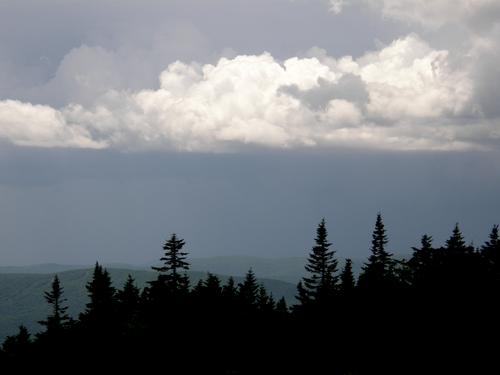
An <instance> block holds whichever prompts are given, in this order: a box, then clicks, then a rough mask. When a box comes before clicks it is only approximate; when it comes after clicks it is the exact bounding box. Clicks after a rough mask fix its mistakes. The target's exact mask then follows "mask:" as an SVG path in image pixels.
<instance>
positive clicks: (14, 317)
mask: <svg viewBox="0 0 500 375" xmlns="http://www.w3.org/2000/svg"><path fill="white" fill-rule="evenodd" d="M61 267H62V266H61ZM40 269H45V270H48V269H49V267H48V266H47V267H40ZM56 269H61V268H59V266H58V267H56ZM108 271H109V272H110V274H111V277H112V280H113V283H114V286H115V287H117V288H120V287H121V286H122V285H123V283H124V282H125V280H126V278H127V275H128V274H131V275H132V276H133V277H134V278H135V280H136V282H137V285H138V286H140V287H143V286H144V285H145V284H146V282H147V281H149V280H152V279H154V278H155V273H153V272H151V271H144V270H130V269H117V268H108ZM58 275H59V278H60V280H61V283H62V286H63V287H64V294H65V297H66V299H67V305H68V306H69V310H68V312H69V314H70V315H71V316H73V317H77V316H78V313H79V312H81V311H83V309H84V308H85V304H86V302H87V294H86V290H85V284H86V283H87V281H89V280H90V278H91V276H92V269H91V268H88V269H79V270H70V271H64V272H59V273H58ZM205 275H206V273H204V272H196V271H193V272H190V273H189V276H190V278H191V283H192V284H193V285H194V284H195V283H196V282H198V280H199V279H200V278H204V277H205ZM52 278H53V273H51V272H46V273H41V274H37V273H0V342H2V341H3V339H4V338H5V337H6V336H7V335H10V334H13V333H15V332H16V331H17V327H18V326H19V325H20V324H24V325H26V326H27V327H28V328H29V330H30V332H36V331H37V330H38V329H40V326H39V325H38V324H37V321H39V320H41V319H44V318H45V316H46V315H47V314H48V313H49V310H48V307H47V304H46V302H45V300H44V298H43V292H44V291H46V290H48V289H49V288H50V284H51V282H52ZM220 278H221V279H222V281H223V282H225V281H226V280H227V278H228V276H220ZM235 280H236V282H240V281H241V280H242V278H241V277H238V276H236V277H235ZM259 281H260V282H261V283H262V284H264V286H265V287H266V289H267V290H268V291H269V292H272V293H273V295H274V296H275V297H277V298H280V297H281V296H284V297H285V298H286V299H287V301H288V302H289V303H293V301H294V295H295V285H294V284H291V283H288V282H285V281H280V280H272V279H260V280H259Z"/></svg>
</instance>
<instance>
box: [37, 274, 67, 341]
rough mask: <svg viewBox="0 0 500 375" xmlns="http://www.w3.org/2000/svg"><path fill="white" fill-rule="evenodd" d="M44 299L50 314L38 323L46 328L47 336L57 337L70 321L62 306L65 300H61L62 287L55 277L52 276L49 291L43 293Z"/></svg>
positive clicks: (65, 307) (65, 308)
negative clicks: (48, 306)
mask: <svg viewBox="0 0 500 375" xmlns="http://www.w3.org/2000/svg"><path fill="white" fill-rule="evenodd" d="M44 298H45V300H46V301H47V303H48V304H49V305H50V306H51V310H52V312H51V314H50V315H49V316H48V317H47V319H46V320H41V321H39V322H38V323H39V324H41V325H42V326H45V327H46V329H47V333H48V334H51V335H57V334H59V333H61V331H62V330H63V329H64V328H65V327H66V325H67V324H68V322H69V320H70V318H69V316H68V315H67V314H66V310H67V309H68V307H67V306H64V302H66V299H65V298H63V287H62V286H61V283H60V281H59V277H58V276H57V275H56V276H54V280H53V281H52V285H51V290H50V291H49V292H45V293H44Z"/></svg>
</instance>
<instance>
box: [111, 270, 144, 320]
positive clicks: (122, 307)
mask: <svg viewBox="0 0 500 375" xmlns="http://www.w3.org/2000/svg"><path fill="white" fill-rule="evenodd" d="M116 301H117V303H118V310H119V312H120V316H121V318H122V321H123V322H125V323H126V324H130V322H131V321H132V320H133V319H134V318H135V316H136V315H137V313H138V310H139V304H140V302H141V290H140V289H139V288H138V287H137V286H136V285H135V280H134V278H133V277H132V275H130V274H129V275H128V277H127V280H126V281H125V284H124V285H123V288H122V289H121V290H118V291H117V292H116Z"/></svg>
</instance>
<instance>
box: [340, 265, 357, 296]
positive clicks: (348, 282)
mask: <svg viewBox="0 0 500 375" xmlns="http://www.w3.org/2000/svg"><path fill="white" fill-rule="evenodd" d="M355 287H356V280H355V279H354V273H353V272H352V260H351V259H349V258H347V259H346V260H345V265H344V268H343V269H342V273H341V274H340V293H341V295H343V296H350V295H352V293H353V292H354V288H355Z"/></svg>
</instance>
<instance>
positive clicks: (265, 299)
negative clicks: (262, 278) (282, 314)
mask: <svg viewBox="0 0 500 375" xmlns="http://www.w3.org/2000/svg"><path fill="white" fill-rule="evenodd" d="M256 304H257V308H258V309H259V310H260V311H262V312H266V313H269V312H272V311H274V308H275V305H276V303H275V301H274V298H273V295H272V294H269V295H268V294H267V291H266V288H265V287H264V286H263V285H260V286H259V291H258V294H257V298H256Z"/></svg>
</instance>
